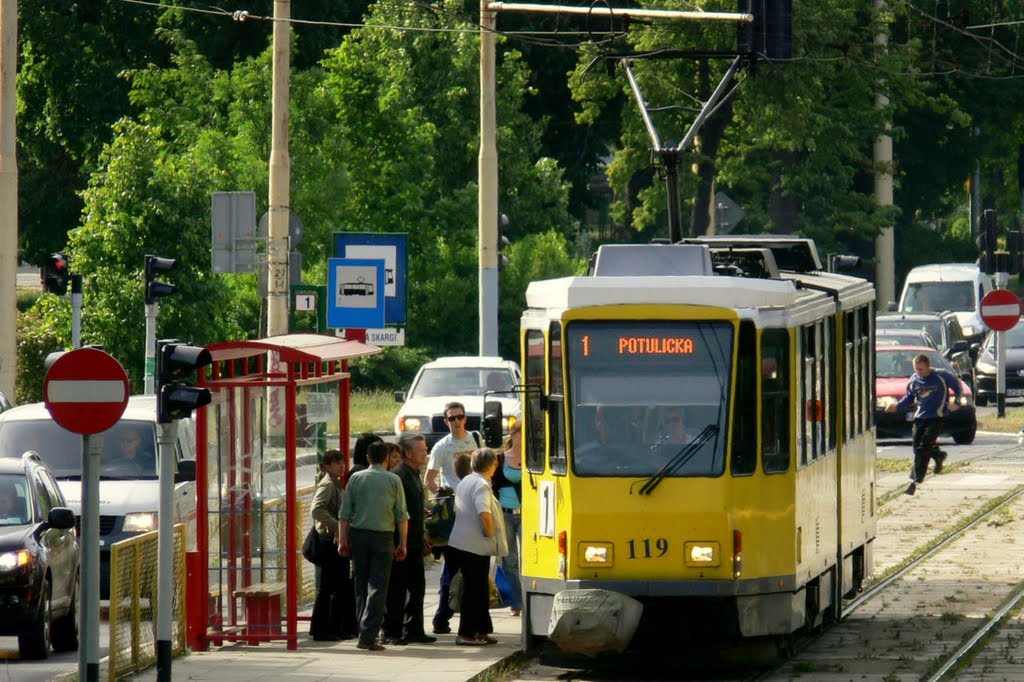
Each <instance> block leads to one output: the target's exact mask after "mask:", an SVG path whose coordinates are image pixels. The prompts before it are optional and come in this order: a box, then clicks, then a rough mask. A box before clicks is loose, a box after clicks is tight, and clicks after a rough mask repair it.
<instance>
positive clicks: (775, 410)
mask: <svg viewBox="0 0 1024 682" xmlns="http://www.w3.org/2000/svg"><path fill="white" fill-rule="evenodd" d="M790 405H791V401H790V395H789V332H788V331H787V330H785V329H766V330H764V331H763V332H762V333H761V466H762V467H763V469H764V472H765V473H769V474H770V473H775V472H780V471H786V470H788V469H789V433H790V419H789V407H790Z"/></svg>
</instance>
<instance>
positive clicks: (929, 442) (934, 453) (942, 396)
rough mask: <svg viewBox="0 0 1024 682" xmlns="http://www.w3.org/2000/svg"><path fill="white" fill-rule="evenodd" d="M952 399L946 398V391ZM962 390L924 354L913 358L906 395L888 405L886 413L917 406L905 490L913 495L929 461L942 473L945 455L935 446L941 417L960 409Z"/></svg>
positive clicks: (957, 382)
mask: <svg viewBox="0 0 1024 682" xmlns="http://www.w3.org/2000/svg"><path fill="white" fill-rule="evenodd" d="M950 391H952V392H953V397H952V398H950V397H949V392H950ZM962 394H963V389H962V388H961V386H960V379H959V378H957V377H955V376H953V375H952V374H950V373H949V372H947V371H946V370H944V369H936V368H933V367H932V363H931V359H930V358H929V357H928V356H927V355H926V354H924V353H920V354H918V355H915V356H914V375H913V376H911V377H910V381H909V382H908V383H907V393H906V395H904V396H903V397H902V398H901V399H900V400H899V401H898V402H897V403H895V404H890V405H888V406H887V407H886V408H885V410H886V412H895V411H896V410H897V408H904V409H906V408H909V407H910V405H911V403H913V404H914V405H916V407H917V411H916V412H915V413H914V466H913V468H912V469H911V470H910V485H909V486H907V489H906V490H905V491H904V492H906V493H907V494H908V495H913V494H914V492H915V491H916V490H917V486H919V485H920V484H921V483H924V476H925V474H926V473H927V472H928V460H930V459H933V458H934V459H935V469H934V471H935V473H936V474H937V473H940V472H941V471H942V465H943V462H945V461H946V453H945V452H943V451H942V450H939V448H938V447H937V446H936V445H935V440H936V439H937V438H938V437H939V433H940V432H941V431H942V418H943V416H945V414H946V413H947V411H948V412H955V411H956V410H957V409H959V408H960V396H961V395H962Z"/></svg>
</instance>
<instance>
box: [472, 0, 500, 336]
mask: <svg viewBox="0 0 1024 682" xmlns="http://www.w3.org/2000/svg"><path fill="white" fill-rule="evenodd" d="M496 27H497V15H496V14H495V12H494V11H493V10H491V9H490V7H489V0H480V156H479V160H478V164H479V173H480V184H479V190H478V192H479V194H478V203H479V215H478V218H477V225H478V232H479V235H480V277H479V285H480V355H497V354H498V144H497V141H496V133H495V128H496V125H497V124H496V121H497V114H496V113H495V104H494V100H495V90H496V86H495V47H494V30H495V28H496Z"/></svg>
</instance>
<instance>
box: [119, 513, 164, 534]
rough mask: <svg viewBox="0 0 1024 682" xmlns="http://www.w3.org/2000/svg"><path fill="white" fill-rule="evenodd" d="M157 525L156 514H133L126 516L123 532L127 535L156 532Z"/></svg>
mask: <svg viewBox="0 0 1024 682" xmlns="http://www.w3.org/2000/svg"><path fill="white" fill-rule="evenodd" d="M156 523H157V513H156V512H133V513H131V514H125V515H124V526H123V527H122V530H123V531H124V532H125V533H148V532H149V531H151V530H156Z"/></svg>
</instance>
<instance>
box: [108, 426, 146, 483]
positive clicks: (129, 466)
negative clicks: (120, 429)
mask: <svg viewBox="0 0 1024 682" xmlns="http://www.w3.org/2000/svg"><path fill="white" fill-rule="evenodd" d="M117 455H118V459H117V460H115V461H114V462H112V463H111V468H112V469H114V470H117V471H133V472H137V473H143V472H144V471H146V470H147V469H149V468H150V467H149V464H148V461H149V460H148V457H149V455H148V453H144V452H143V449H142V434H140V433H139V432H138V431H136V430H135V429H132V430H130V431H125V432H124V433H122V434H121V437H120V438H119V439H118V441H117Z"/></svg>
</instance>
